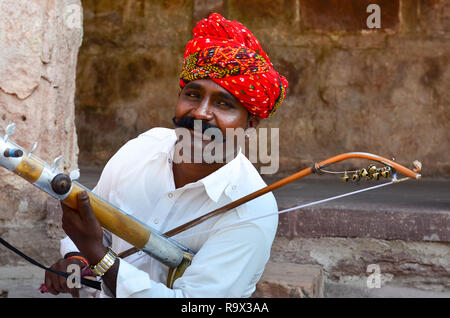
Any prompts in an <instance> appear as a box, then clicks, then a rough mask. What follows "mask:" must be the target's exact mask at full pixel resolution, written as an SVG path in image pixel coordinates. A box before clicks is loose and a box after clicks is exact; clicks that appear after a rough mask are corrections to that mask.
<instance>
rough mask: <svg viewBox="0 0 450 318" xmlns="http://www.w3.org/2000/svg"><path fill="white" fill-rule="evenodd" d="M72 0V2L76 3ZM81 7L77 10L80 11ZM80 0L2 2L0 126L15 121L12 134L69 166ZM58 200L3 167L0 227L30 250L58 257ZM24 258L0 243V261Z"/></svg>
mask: <svg viewBox="0 0 450 318" xmlns="http://www.w3.org/2000/svg"><path fill="white" fill-rule="evenodd" d="M74 6H75V7H74ZM77 8H78V11H77ZM80 8H81V7H80V2H79V1H77V0H64V1H61V0H46V1H43V0H33V1H31V0H21V1H18V0H2V1H1V2H0V131H1V134H2V135H3V134H4V129H3V128H5V127H6V126H7V124H9V123H11V122H14V123H16V132H15V134H14V135H13V136H12V137H11V139H12V140H14V141H15V142H16V143H18V144H19V145H21V146H22V147H24V148H25V149H30V148H31V147H32V145H33V143H34V142H35V141H37V142H38V143H39V145H38V147H37V149H36V150H35V151H34V154H35V155H37V156H38V157H40V158H41V159H43V160H45V161H46V162H49V163H52V162H53V159H55V158H56V157H57V156H59V155H62V156H63V165H64V167H63V168H64V169H65V170H66V171H69V170H71V169H74V168H76V167H77V165H78V163H77V160H78V145H77V135H76V131H75V121H74V119H75V111H74V108H75V107H74V94H75V73H76V72H75V69H76V62H77V54H78V48H79V47H80V45H81V43H82V29H81V24H80V23H77V21H78V22H81V21H82V19H81V13H82V11H81V10H80ZM59 223H60V215H59V209H58V203H57V202H55V201H52V199H48V196H47V195H45V194H43V193H42V192H41V191H39V190H37V189H36V188H34V187H33V186H32V185H31V184H29V183H27V182H26V181H25V180H23V179H21V178H19V177H17V176H16V175H15V174H13V173H11V172H10V171H8V170H6V169H4V168H0V235H1V236H2V237H3V238H4V239H6V240H7V241H10V242H11V243H12V244H13V245H15V246H17V247H18V248H19V249H22V250H23V251H25V252H26V253H28V254H30V256H32V257H37V258H38V259H40V260H45V259H47V260H52V259H56V257H57V255H58V254H59V253H58V250H59V244H58V241H57V240H58V239H59V238H61V236H62V234H63V232H62V231H61V229H60V226H59ZM6 264H8V265H10V266H15V265H20V264H28V263H26V261H24V260H22V259H21V258H19V257H17V256H15V255H14V254H12V253H11V252H10V251H8V250H6V249H5V248H3V247H2V248H0V266H3V265H6Z"/></svg>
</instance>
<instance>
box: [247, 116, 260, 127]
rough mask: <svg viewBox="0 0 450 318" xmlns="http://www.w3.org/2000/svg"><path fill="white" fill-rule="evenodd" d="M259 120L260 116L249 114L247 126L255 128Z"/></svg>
mask: <svg viewBox="0 0 450 318" xmlns="http://www.w3.org/2000/svg"><path fill="white" fill-rule="evenodd" d="M260 122H261V117H258V116H255V115H251V114H249V117H248V120H247V128H256V127H258V125H259V123H260Z"/></svg>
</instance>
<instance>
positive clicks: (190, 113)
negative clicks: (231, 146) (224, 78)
mask: <svg viewBox="0 0 450 318" xmlns="http://www.w3.org/2000/svg"><path fill="white" fill-rule="evenodd" d="M192 119H194V120H200V121H202V122H203V127H204V128H218V129H219V130H220V132H221V133H222V136H223V140H225V139H227V128H232V129H236V128H242V129H244V130H245V129H247V128H256V126H257V125H258V123H259V121H260V119H259V118H258V117H255V116H251V115H249V114H248V111H247V109H246V108H245V107H244V106H243V105H242V104H241V103H240V102H239V100H237V99H236V98H235V97H234V96H233V95H232V94H230V93H229V92H228V91H227V90H226V89H224V88H223V87H221V86H220V85H218V84H216V83H215V82H214V81H212V80H207V79H204V80H196V81H192V82H189V83H188V84H187V85H186V86H185V87H184V88H183V90H182V91H181V92H180V95H179V98H178V103H177V107H176V110H175V118H174V122H175V124H177V125H178V126H179V127H180V126H181V127H185V128H191V127H190V126H191V125H192ZM228 131H229V130H228ZM190 133H191V135H192V136H193V137H194V138H200V139H201V138H204V139H203V141H202V142H201V148H202V149H204V148H205V146H206V145H207V144H209V143H211V141H210V140H208V138H205V137H204V136H197V135H194V132H193V131H190ZM233 138H234V137H233ZM215 142H220V140H215Z"/></svg>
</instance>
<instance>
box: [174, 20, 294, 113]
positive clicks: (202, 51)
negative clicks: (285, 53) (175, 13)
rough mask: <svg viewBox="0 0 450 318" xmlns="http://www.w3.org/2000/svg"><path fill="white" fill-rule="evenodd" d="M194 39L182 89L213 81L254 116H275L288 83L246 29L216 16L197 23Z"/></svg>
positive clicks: (184, 66) (184, 70)
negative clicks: (202, 80)
mask: <svg viewBox="0 0 450 318" xmlns="http://www.w3.org/2000/svg"><path fill="white" fill-rule="evenodd" d="M193 35H194V38H193V39H192V40H191V41H189V43H188V44H187V46H186V50H185V53H184V64H183V69H182V72H181V75H180V86H181V88H183V87H184V86H185V85H186V84H187V83H189V82H190V81H194V80H198V79H211V80H213V81H214V82H216V83H217V84H218V85H220V86H222V87H223V88H225V89H226V90H227V91H228V92H230V93H231V94H233V96H234V97H236V99H238V100H239V101H240V102H241V103H242V105H243V106H244V107H245V108H246V109H247V110H248V111H249V112H250V113H251V114H253V115H256V116H258V117H261V118H267V117H269V116H271V115H273V114H274V113H275V111H276V109H277V108H278V106H280V104H281V103H282V102H283V100H284V98H285V97H286V88H287V86H288V82H287V80H286V78H285V77H283V76H281V75H280V74H278V73H277V72H276V71H275V70H274V68H273V65H272V63H271V62H270V60H269V57H268V56H267V54H266V53H265V52H264V51H263V49H262V47H261V44H259V41H258V40H257V39H256V37H255V36H254V35H253V34H252V33H251V32H250V31H249V30H248V29H247V28H246V27H245V26H243V25H242V24H240V23H239V22H237V21H230V20H227V19H225V18H223V17H222V16H221V15H220V14H217V13H213V14H211V15H210V16H209V17H208V18H207V19H203V20H201V21H200V22H198V23H197V26H196V27H195V28H194V31H193Z"/></svg>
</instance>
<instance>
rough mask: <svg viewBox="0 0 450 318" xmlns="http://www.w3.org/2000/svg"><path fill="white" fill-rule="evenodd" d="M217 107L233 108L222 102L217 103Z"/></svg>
mask: <svg viewBox="0 0 450 318" xmlns="http://www.w3.org/2000/svg"><path fill="white" fill-rule="evenodd" d="M217 105H218V106H220V107H224V108H233V105H231V104H230V103H227V102H224V101H217Z"/></svg>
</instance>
